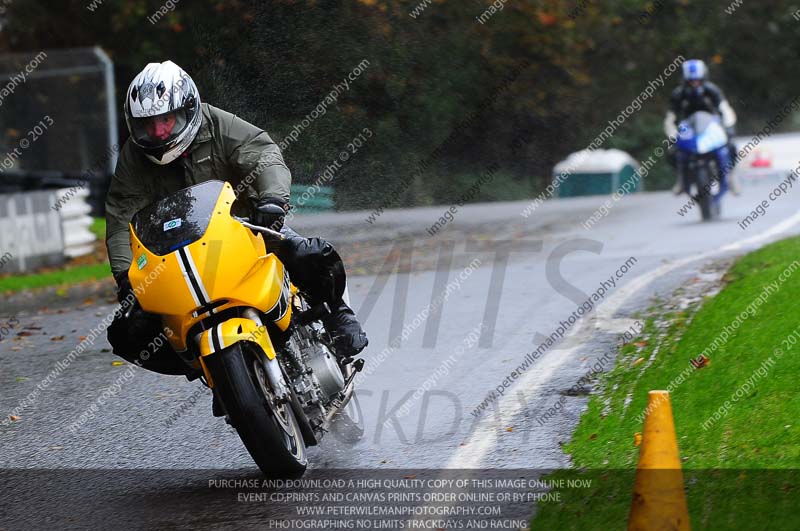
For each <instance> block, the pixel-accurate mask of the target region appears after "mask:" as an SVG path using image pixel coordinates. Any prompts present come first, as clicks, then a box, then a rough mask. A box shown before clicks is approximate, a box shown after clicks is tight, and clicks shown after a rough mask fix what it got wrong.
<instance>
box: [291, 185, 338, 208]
mask: <svg viewBox="0 0 800 531" xmlns="http://www.w3.org/2000/svg"><path fill="white" fill-rule="evenodd" d="M291 203H292V208H293V209H294V211H295V214H321V213H323V212H331V211H333V210H334V208H335V204H334V202H333V187H331V186H315V185H306V184H293V185H292V200H291Z"/></svg>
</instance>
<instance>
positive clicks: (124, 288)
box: [114, 271, 133, 303]
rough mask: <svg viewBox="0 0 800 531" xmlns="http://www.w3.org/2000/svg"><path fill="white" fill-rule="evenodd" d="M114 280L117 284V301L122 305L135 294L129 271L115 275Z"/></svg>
mask: <svg viewBox="0 0 800 531" xmlns="http://www.w3.org/2000/svg"><path fill="white" fill-rule="evenodd" d="M114 280H115V281H116V282H117V300H118V301H119V302H120V303H121V302H122V301H124V300H125V299H126V298H127V297H128V295H129V294H130V293H132V292H133V287H132V286H131V281H130V279H129V278H128V272H127V271H123V272H121V273H115V274H114Z"/></svg>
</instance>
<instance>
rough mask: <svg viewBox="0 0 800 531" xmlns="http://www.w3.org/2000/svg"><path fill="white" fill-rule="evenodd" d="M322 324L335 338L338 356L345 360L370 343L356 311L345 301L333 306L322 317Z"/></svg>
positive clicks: (334, 342)
mask: <svg viewBox="0 0 800 531" xmlns="http://www.w3.org/2000/svg"><path fill="white" fill-rule="evenodd" d="M322 324H324V325H325V329H326V330H327V331H328V333H329V334H330V335H331V337H332V338H333V347H334V348H335V349H336V355H337V357H339V358H341V359H343V360H347V359H348V358H352V357H353V356H355V355H357V354H358V353H359V352H361V351H362V350H364V349H365V348H366V347H367V345H369V339H367V334H366V333H365V332H364V330H363V329H362V328H361V324H360V323H359V322H358V319H356V314H355V312H353V310H352V309H350V307H349V306H348V305H347V304H345V303H344V301H340V302H339V303H338V304H334V305H333V306H332V307H331V313H330V314H329V315H328V316H326V317H324V318H323V319H322Z"/></svg>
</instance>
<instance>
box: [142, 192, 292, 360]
mask: <svg viewBox="0 0 800 531" xmlns="http://www.w3.org/2000/svg"><path fill="white" fill-rule="evenodd" d="M235 199H236V196H235V194H234V192H233V189H232V188H231V185H230V184H229V183H225V186H224V187H223V188H222V192H221V193H220V196H219V199H218V200H217V203H216V207H215V209H214V212H213V215H212V218H211V220H210V222H209V224H208V228H207V229H206V232H205V234H204V235H203V237H202V238H201V239H199V240H198V241H196V242H194V243H192V244H189V245H187V246H186V247H183V248H182V249H179V250H177V251H175V252H172V253H170V254H168V255H165V256H158V255H156V254H154V253H153V252H151V251H150V250H149V249H147V248H145V247H144V245H142V243H141V241H140V240H139V238H138V237H137V236H136V234H135V233H134V231H133V227H131V248H132V250H133V256H134V261H133V264H132V265H131V268H130V270H129V278H130V281H131V285H132V287H133V288H134V290H135V291H136V297H137V299H138V300H139V303H140V304H141V306H142V309H144V310H145V311H147V312H150V313H155V314H160V315H162V316H163V317H164V324H165V325H166V326H168V327H170V328H171V329H172V331H173V332H174V334H173V336H172V337H171V338H170V342H171V344H172V346H173V348H175V350H176V351H179V352H182V351H184V350H186V348H187V343H186V342H187V336H188V333H189V330H190V329H191V328H192V326H194V325H195V324H196V323H198V322H199V321H201V320H202V319H205V318H207V317H209V316H210V315H211V314H213V313H219V312H222V311H224V310H226V309H228V308H232V307H251V308H257V309H259V310H261V311H263V312H266V313H267V317H268V318H269V319H270V320H272V321H273V322H275V323H276V324H277V326H278V327H279V328H280V329H281V330H285V329H286V328H287V327H288V326H289V322H290V320H291V305H290V304H289V299H290V284H289V280H288V275H287V273H286V271H285V269H284V266H283V264H282V263H281V262H280V260H278V259H277V257H275V255H273V254H267V252H266V247H265V244H264V239H263V237H262V236H261V235H260V234H254V233H253V232H252V231H251V230H250V229H248V228H246V227H244V226H243V225H242V224H241V223H239V222H238V221H236V220H235V219H234V218H233V217H232V216H231V214H230V210H231V205H232V204H233V202H234V200H235ZM142 256H144V258H142ZM140 267H141V268H140ZM250 322H252V321H250ZM263 335H264V336H265V337H266V334H263ZM266 339H267V340H269V338H268V337H266Z"/></svg>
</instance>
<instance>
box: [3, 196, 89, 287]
mask: <svg viewBox="0 0 800 531" xmlns="http://www.w3.org/2000/svg"><path fill="white" fill-rule="evenodd" d="M88 196H89V191H88V190H85V189H69V188H67V189H62V190H44V191H36V192H19V193H13V194H3V195H0V273H7V272H11V273H26V272H30V271H33V270H35V269H37V268H39V267H42V266H50V267H54V266H59V265H60V264H62V263H63V262H64V259H65V258H75V257H78V256H85V255H87V254H91V253H92V252H94V243H95V241H96V240H97V237H96V236H95V235H94V233H92V231H91V230H90V227H91V225H92V217H91V216H90V213H91V210H92V209H91V207H90V206H89V204H88V203H87V202H86V199H87V198H88ZM65 197H68V198H69V200H68V201H66V202H64V201H63V198H65ZM59 199H62V202H61V203H57V201H59ZM56 204H60V205H61V208H60V209H59V210H58V211H57V210H56V208H55V205H56Z"/></svg>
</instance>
